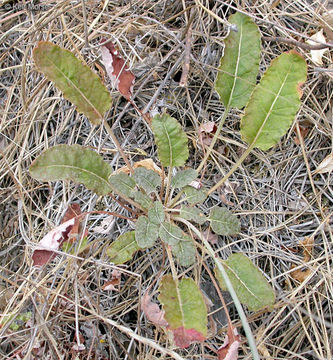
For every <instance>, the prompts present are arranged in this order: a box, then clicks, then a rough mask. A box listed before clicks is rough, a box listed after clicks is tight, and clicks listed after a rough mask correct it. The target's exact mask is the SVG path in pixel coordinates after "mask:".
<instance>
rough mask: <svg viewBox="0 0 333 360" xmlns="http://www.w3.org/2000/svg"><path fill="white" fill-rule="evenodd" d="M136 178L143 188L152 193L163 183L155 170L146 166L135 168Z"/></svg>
mask: <svg viewBox="0 0 333 360" xmlns="http://www.w3.org/2000/svg"><path fill="white" fill-rule="evenodd" d="M133 176H134V180H135V181H136V183H137V184H138V185H139V186H140V187H142V189H143V190H144V191H145V192H146V193H147V194H150V193H152V192H153V191H155V190H156V188H157V187H158V186H160V185H161V178H160V176H159V175H158V174H157V173H156V172H155V171H153V170H148V169H146V168H144V167H138V168H136V169H135V170H134V175H133Z"/></svg>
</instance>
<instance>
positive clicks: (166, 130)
mask: <svg viewBox="0 0 333 360" xmlns="http://www.w3.org/2000/svg"><path fill="white" fill-rule="evenodd" d="M152 130H153V133H154V136H155V142H156V145H157V152H158V158H159V159H160V161H161V164H162V165H163V166H182V165H184V164H185V161H186V160H187V159H188V156H189V151H188V146H187V136H186V134H185V132H184V131H183V129H182V127H181V126H180V124H179V122H178V121H177V120H176V119H174V118H172V117H171V116H169V115H167V114H163V115H162V116H161V115H155V116H154V118H153V120H152Z"/></svg>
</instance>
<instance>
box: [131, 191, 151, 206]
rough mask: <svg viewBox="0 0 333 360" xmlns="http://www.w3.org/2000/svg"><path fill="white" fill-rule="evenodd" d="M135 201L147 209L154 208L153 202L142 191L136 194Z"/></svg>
mask: <svg viewBox="0 0 333 360" xmlns="http://www.w3.org/2000/svg"><path fill="white" fill-rule="evenodd" d="M134 200H135V201H136V202H137V203H138V204H140V205H141V206H142V207H143V208H145V209H150V208H151V207H152V206H153V200H152V199H151V198H150V197H149V196H148V195H147V194H143V193H142V192H141V191H136V192H135V193H134Z"/></svg>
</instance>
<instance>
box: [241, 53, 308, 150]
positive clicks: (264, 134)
mask: <svg viewBox="0 0 333 360" xmlns="http://www.w3.org/2000/svg"><path fill="white" fill-rule="evenodd" d="M306 75H307V66H306V62H305V60H304V59H303V57H302V56H301V55H300V54H298V53H297V52H296V51H294V50H292V51H289V52H287V53H283V54H281V55H280V56H279V57H278V58H276V59H274V60H273V61H272V64H271V66H270V67H269V68H268V70H267V71H266V73H265V74H264V76H263V77H262V79H261V81H260V84H258V85H257V86H256V88H255V89H254V91H253V93H252V95H251V98H250V100H249V103H248V104H247V106H246V108H245V114H244V116H243V117H242V120H241V135H242V139H243V140H244V141H246V142H247V143H248V144H251V146H253V147H258V148H259V149H261V150H268V149H269V148H271V147H272V146H274V145H275V144H276V143H277V142H278V141H279V140H280V138H281V136H283V135H284V134H285V133H286V132H287V130H288V129H289V127H290V125H291V124H292V122H293V120H294V118H295V115H296V113H297V111H298V109H299V106H300V104H301V101H300V98H301V96H302V91H301V90H300V86H301V85H302V84H303V83H304V82H305V80H306Z"/></svg>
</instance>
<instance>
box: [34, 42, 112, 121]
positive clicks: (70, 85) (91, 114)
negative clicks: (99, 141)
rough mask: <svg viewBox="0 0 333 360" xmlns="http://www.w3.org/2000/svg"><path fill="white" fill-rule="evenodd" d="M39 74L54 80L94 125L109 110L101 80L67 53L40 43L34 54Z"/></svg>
mask: <svg viewBox="0 0 333 360" xmlns="http://www.w3.org/2000/svg"><path fill="white" fill-rule="evenodd" d="M33 58H34V61H35V64H36V66H37V68H38V70H39V71H41V72H42V73H44V74H45V76H46V77H47V78H48V79H49V80H51V81H53V82H54V83H55V85H56V86H57V87H58V88H59V89H60V90H61V91H62V93H63V95H64V97H65V98H66V99H68V100H69V101H71V102H72V103H73V104H74V105H75V106H76V107H77V110H78V111H79V112H82V113H83V114H84V115H86V116H87V118H88V119H89V120H90V121H91V123H92V124H94V125H97V124H99V123H100V121H101V119H103V116H104V113H105V112H106V111H107V110H108V109H110V107H111V97H110V94H109V92H108V90H107V88H106V87H105V86H104V85H103V84H102V82H101V80H100V78H99V77H98V76H97V75H96V74H95V73H94V72H93V71H92V70H91V69H90V68H89V67H88V66H86V65H83V64H82V63H81V61H80V60H79V59H77V58H76V57H75V56H74V54H72V53H71V52H70V51H68V50H65V49H63V48H61V47H59V46H57V45H54V44H52V43H51V42H48V41H40V42H39V43H38V46H37V47H36V48H35V49H34V51H33Z"/></svg>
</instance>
